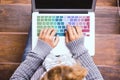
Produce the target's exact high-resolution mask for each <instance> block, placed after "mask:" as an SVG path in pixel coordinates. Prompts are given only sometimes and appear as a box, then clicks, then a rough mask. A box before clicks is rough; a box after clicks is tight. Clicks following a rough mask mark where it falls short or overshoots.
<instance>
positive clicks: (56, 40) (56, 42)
mask: <svg viewBox="0 0 120 80" xmlns="http://www.w3.org/2000/svg"><path fill="white" fill-rule="evenodd" d="M58 42H59V37H58V36H57V37H55V40H54V47H56V46H57V44H58Z"/></svg>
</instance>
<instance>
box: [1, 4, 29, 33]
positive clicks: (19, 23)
mask: <svg viewBox="0 0 120 80" xmlns="http://www.w3.org/2000/svg"><path fill="white" fill-rule="evenodd" d="M30 23H31V6H30V5H23V4H22V5H0V32H28V30H29V26H30Z"/></svg>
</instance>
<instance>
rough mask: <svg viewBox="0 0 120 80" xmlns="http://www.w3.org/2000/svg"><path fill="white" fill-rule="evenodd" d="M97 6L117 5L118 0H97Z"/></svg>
mask: <svg viewBox="0 0 120 80" xmlns="http://www.w3.org/2000/svg"><path fill="white" fill-rule="evenodd" d="M97 6H116V0H97Z"/></svg>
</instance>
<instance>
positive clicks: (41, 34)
mask: <svg viewBox="0 0 120 80" xmlns="http://www.w3.org/2000/svg"><path fill="white" fill-rule="evenodd" d="M42 36H43V30H41V31H40V34H39V38H42Z"/></svg>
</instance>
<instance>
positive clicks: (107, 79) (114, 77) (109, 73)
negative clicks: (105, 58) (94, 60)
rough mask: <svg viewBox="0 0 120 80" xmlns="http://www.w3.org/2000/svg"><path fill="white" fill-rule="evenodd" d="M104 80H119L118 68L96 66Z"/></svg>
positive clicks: (119, 72) (119, 69) (119, 68)
mask: <svg viewBox="0 0 120 80" xmlns="http://www.w3.org/2000/svg"><path fill="white" fill-rule="evenodd" d="M98 68H99V70H100V72H101V74H102V76H103V78H104V80H120V66H119V67H117V66H107V65H100V66H98Z"/></svg>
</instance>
